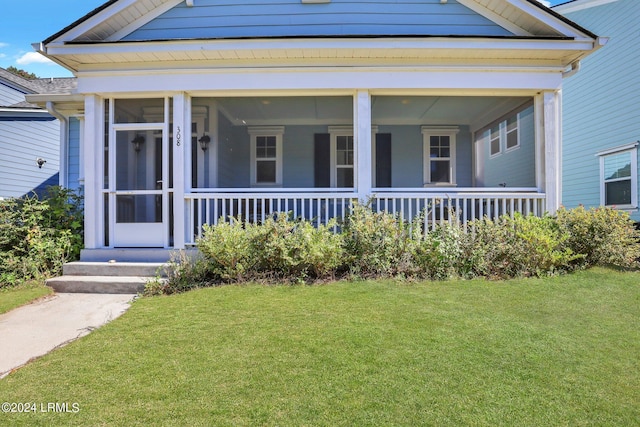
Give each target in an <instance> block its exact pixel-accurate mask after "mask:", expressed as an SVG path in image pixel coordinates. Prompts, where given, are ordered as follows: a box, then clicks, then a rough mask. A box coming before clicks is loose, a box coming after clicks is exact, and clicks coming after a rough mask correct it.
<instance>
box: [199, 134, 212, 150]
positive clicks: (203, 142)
mask: <svg viewBox="0 0 640 427" xmlns="http://www.w3.org/2000/svg"><path fill="white" fill-rule="evenodd" d="M198 142H199V143H200V148H201V149H202V151H207V148H209V143H210V142H211V137H210V136H209V135H205V134H202V136H201V137H200V139H199V140H198Z"/></svg>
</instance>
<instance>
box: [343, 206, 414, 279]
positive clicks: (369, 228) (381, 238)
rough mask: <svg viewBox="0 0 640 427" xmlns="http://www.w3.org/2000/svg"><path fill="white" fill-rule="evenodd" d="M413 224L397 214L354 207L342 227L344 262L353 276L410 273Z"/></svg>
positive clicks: (365, 207) (364, 207)
mask: <svg viewBox="0 0 640 427" xmlns="http://www.w3.org/2000/svg"><path fill="white" fill-rule="evenodd" d="M409 226H410V224H408V223H406V222H403V221H400V220H399V218H398V216H397V215H393V214H390V213H387V212H373V210H372V209H371V208H370V207H369V206H366V205H361V204H358V203H356V204H354V205H353V206H352V208H351V211H350V212H349V215H347V217H346V219H345V222H344V224H343V227H342V234H343V239H344V249H345V256H346V257H345V259H346V262H347V267H348V268H349V271H350V272H351V274H354V275H356V276H361V277H375V276H387V277H388V276H394V275H397V274H402V273H404V272H406V271H410V270H411V266H410V258H411V254H410V251H409V250H408V245H409V243H410V239H411V236H410V229H409Z"/></svg>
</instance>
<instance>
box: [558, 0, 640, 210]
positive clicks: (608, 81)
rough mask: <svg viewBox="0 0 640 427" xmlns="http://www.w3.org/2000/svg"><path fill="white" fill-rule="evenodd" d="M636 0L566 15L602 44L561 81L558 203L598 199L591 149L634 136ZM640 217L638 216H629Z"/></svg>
mask: <svg viewBox="0 0 640 427" xmlns="http://www.w3.org/2000/svg"><path fill="white" fill-rule="evenodd" d="M639 16H640V2H639V1H637V0H619V1H617V2H614V3H609V4H605V5H602V6H598V7H593V8H590V9H585V10H581V11H578V12H575V13H571V14H568V15H567V17H568V18H569V19H572V20H574V21H575V22H577V23H578V24H580V25H583V26H585V27H586V28H589V30H591V31H593V32H595V33H596V34H599V35H601V36H607V37H611V39H610V40H609V43H607V45H606V46H604V47H603V48H602V49H600V50H599V51H597V52H596V53H594V54H593V55H591V56H589V57H587V58H586V59H584V60H583V61H582V68H581V70H580V72H579V73H578V74H576V75H575V76H573V77H571V78H569V79H566V80H565V81H564V84H563V195H562V196H563V197H562V198H563V204H564V205H565V206H567V207H575V206H577V205H579V204H583V205H585V206H588V207H590V206H598V205H599V204H600V164H599V159H598V157H597V156H596V153H598V152H600V151H603V150H606V149H609V148H615V147H618V146H622V145H625V144H629V143H632V142H634V141H638V140H639V139H640V109H638V100H639V99H640V79H638V77H637V70H638V68H639V67H640V49H639V48H638V45H639V42H640V32H639V31H638V17H639ZM633 218H634V219H635V220H640V215H638V213H635V214H634V215H633Z"/></svg>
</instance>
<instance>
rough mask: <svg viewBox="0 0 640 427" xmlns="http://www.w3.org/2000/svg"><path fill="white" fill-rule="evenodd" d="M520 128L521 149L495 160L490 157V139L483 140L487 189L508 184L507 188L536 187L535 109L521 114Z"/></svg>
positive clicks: (504, 154) (497, 156) (505, 153)
mask: <svg viewBox="0 0 640 427" xmlns="http://www.w3.org/2000/svg"><path fill="white" fill-rule="evenodd" d="M519 126H520V129H519V135H520V147H518V148H516V149H513V150H511V151H501V153H500V154H498V155H496V156H495V157H493V158H491V157H490V146H489V138H488V137H487V135H485V137H484V138H483V141H484V143H483V149H484V158H485V159H487V160H486V164H485V168H484V185H485V186H486V187H497V186H499V185H500V184H506V185H507V187H535V186H536V177H535V128H534V119H533V107H529V108H527V109H525V110H524V111H522V112H520V121H519ZM487 132H488V131H487ZM503 149H504V147H503Z"/></svg>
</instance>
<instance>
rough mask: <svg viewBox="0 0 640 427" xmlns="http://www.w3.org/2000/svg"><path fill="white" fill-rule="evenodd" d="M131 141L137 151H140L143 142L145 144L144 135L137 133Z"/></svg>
mask: <svg viewBox="0 0 640 427" xmlns="http://www.w3.org/2000/svg"><path fill="white" fill-rule="evenodd" d="M131 143H132V144H133V149H134V150H136V153H139V152H140V149H141V148H142V144H144V136H142V135H136V137H135V138H133V140H132V141H131Z"/></svg>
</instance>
